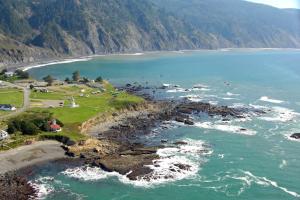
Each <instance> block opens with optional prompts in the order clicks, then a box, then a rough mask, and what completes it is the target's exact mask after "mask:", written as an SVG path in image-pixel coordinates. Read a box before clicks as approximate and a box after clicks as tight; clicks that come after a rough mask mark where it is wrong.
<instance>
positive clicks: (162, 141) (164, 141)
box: [160, 140, 168, 143]
mask: <svg viewBox="0 0 300 200" xmlns="http://www.w3.org/2000/svg"><path fill="white" fill-rule="evenodd" d="M160 142H161V143H167V142H168V140H161V141H160Z"/></svg>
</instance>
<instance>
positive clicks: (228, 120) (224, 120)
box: [222, 118, 230, 122]
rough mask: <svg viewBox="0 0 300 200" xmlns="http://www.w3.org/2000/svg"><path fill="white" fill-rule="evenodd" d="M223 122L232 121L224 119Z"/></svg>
mask: <svg viewBox="0 0 300 200" xmlns="http://www.w3.org/2000/svg"><path fill="white" fill-rule="evenodd" d="M222 121H223V122H230V119H226V118H225V119H222Z"/></svg>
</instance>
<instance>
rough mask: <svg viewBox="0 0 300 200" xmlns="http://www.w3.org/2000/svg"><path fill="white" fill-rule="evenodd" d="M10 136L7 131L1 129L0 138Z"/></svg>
mask: <svg viewBox="0 0 300 200" xmlns="http://www.w3.org/2000/svg"><path fill="white" fill-rule="evenodd" d="M8 137H9V135H8V133H7V132H6V131H3V130H0V140H5V139H7V138H8Z"/></svg>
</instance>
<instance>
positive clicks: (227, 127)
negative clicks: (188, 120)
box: [195, 122, 256, 135]
mask: <svg viewBox="0 0 300 200" xmlns="http://www.w3.org/2000/svg"><path fill="white" fill-rule="evenodd" d="M195 126H196V127H199V128H203V129H212V130H219V131H223V132H229V133H237V134H241V135H256V131H254V130H250V129H244V128H243V127H240V126H234V125H231V124H225V123H218V122H216V123H213V122H197V123H195Z"/></svg>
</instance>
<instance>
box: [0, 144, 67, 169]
mask: <svg viewBox="0 0 300 200" xmlns="http://www.w3.org/2000/svg"><path fill="white" fill-rule="evenodd" d="M61 158H66V156H65V151H64V150H63V149H62V148H61V143H59V142H56V141H40V142H36V143H34V144H32V145H28V146H21V147H19V148H16V149H12V150H9V151H5V152H0V174H4V173H6V172H10V171H15V170H19V169H22V168H24V167H28V166H32V165H35V164H38V163H41V162H44V161H50V160H56V159H61Z"/></svg>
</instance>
